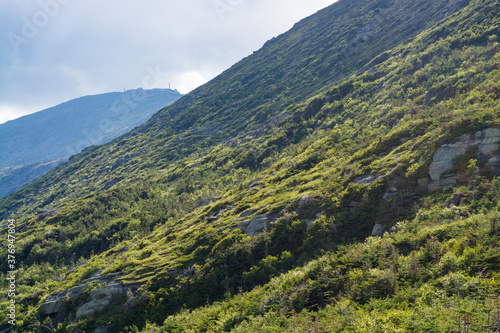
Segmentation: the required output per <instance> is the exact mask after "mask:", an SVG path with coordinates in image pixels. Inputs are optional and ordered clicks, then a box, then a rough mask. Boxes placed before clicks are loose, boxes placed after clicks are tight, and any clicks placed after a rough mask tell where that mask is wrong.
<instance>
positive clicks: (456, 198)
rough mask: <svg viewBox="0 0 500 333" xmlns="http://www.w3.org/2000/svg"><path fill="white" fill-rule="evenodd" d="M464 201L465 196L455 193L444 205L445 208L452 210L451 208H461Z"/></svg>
mask: <svg viewBox="0 0 500 333" xmlns="http://www.w3.org/2000/svg"><path fill="white" fill-rule="evenodd" d="M463 199H464V195H463V193H461V192H458V193H455V194H454V195H453V196H452V197H451V198H450V199H448V200H447V201H446V203H445V204H444V206H445V207H447V208H450V207H451V206H456V207H459V206H460V204H461V203H462V200H463Z"/></svg>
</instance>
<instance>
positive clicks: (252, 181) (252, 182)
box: [247, 178, 262, 190]
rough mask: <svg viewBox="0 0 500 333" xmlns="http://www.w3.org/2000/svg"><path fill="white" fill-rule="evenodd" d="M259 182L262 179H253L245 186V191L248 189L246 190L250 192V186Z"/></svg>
mask: <svg viewBox="0 0 500 333" xmlns="http://www.w3.org/2000/svg"><path fill="white" fill-rule="evenodd" d="M261 180H262V178H254V179H252V180H251V181H250V182H249V183H248V185H247V189H248V190H250V189H251V188H252V185H253V184H254V183H257V182H260V181H261Z"/></svg>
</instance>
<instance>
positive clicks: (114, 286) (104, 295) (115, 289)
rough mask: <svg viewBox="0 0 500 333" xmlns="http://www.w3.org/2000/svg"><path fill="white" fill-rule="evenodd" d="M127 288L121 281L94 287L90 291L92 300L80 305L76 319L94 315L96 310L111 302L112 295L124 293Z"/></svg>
mask: <svg viewBox="0 0 500 333" xmlns="http://www.w3.org/2000/svg"><path fill="white" fill-rule="evenodd" d="M125 292H126V288H125V287H124V286H122V284H121V283H118V282H111V283H108V284H107V285H105V286H102V287H100V288H97V289H94V290H93V291H92V292H91V293H90V298H91V299H92V300H91V301H90V302H87V303H85V304H83V305H82V306H80V307H79V308H78V310H77V311H76V319H80V318H85V317H87V316H89V315H93V314H94V313H95V312H97V311H100V310H103V309H104V308H105V307H106V306H108V305H109V303H110V302H111V296H112V295H114V294H124V293H125Z"/></svg>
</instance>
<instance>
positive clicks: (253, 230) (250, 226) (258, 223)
mask: <svg viewBox="0 0 500 333" xmlns="http://www.w3.org/2000/svg"><path fill="white" fill-rule="evenodd" d="M268 224H269V216H268V215H267V214H262V215H257V216H255V217H254V218H253V219H251V220H246V221H243V222H241V223H240V224H239V225H238V228H240V229H241V230H243V231H244V232H245V233H246V234H247V235H249V236H257V235H258V234H260V233H261V232H262V231H263V230H264V229H266V228H267V227H268Z"/></svg>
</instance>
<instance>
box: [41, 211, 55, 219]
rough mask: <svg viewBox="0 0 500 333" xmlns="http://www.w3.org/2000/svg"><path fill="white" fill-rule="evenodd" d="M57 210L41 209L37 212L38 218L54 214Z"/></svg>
mask: <svg viewBox="0 0 500 333" xmlns="http://www.w3.org/2000/svg"><path fill="white" fill-rule="evenodd" d="M58 212H59V209H42V210H41V211H40V212H39V213H38V218H39V219H43V218H45V217H51V216H54V215H56V214H57V213H58Z"/></svg>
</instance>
